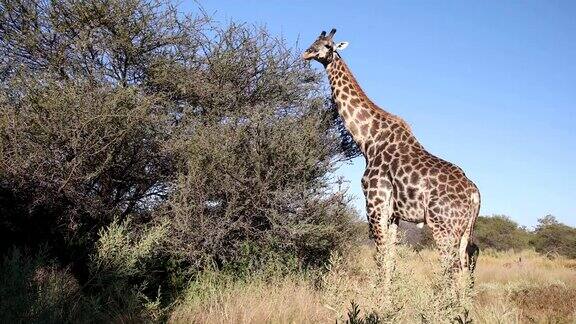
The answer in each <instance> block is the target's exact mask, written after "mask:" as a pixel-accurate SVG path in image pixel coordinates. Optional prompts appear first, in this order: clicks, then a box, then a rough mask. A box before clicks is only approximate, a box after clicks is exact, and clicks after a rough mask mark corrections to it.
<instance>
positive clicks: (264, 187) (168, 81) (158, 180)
mask: <svg viewBox="0 0 576 324" xmlns="http://www.w3.org/2000/svg"><path fill="white" fill-rule="evenodd" d="M0 88H1V92H0V125H1V128H0V141H1V142H0V154H1V156H0V215H1V216H0V217H1V218H2V219H1V221H2V226H1V228H0V231H1V233H0V235H2V237H5V238H8V240H4V241H3V242H4V243H3V245H2V247H1V248H2V251H5V250H6V249H8V248H9V247H10V245H27V246H29V247H32V248H33V247H34V246H40V245H48V246H49V247H50V249H51V251H52V252H51V253H52V254H53V256H54V257H56V258H57V259H58V261H59V262H61V263H63V264H71V265H72V269H73V271H74V274H75V275H76V276H77V277H78V278H79V279H80V281H81V282H84V281H87V282H90V276H91V274H90V267H89V266H88V264H89V262H90V258H89V257H88V256H89V255H90V254H91V253H92V252H93V251H94V250H95V249H97V245H96V242H97V241H98V239H99V235H98V233H99V232H101V231H100V229H102V228H106V227H107V226H108V225H110V224H111V223H112V222H113V221H114V220H116V221H120V222H121V221H122V220H123V219H126V218H130V219H131V220H132V221H131V222H130V223H129V224H132V226H133V230H134V232H135V233H138V232H140V231H141V230H142V228H145V227H149V226H153V225H154V224H157V223H160V222H162V224H165V223H166V220H168V223H169V224H170V225H169V227H170V231H168V234H167V235H165V237H164V239H165V242H163V246H164V250H163V251H164V255H165V257H166V258H175V259H177V260H178V261H183V262H184V263H185V264H186V265H193V266H194V269H198V268H200V267H201V266H202V265H203V264H205V261H209V262H212V263H215V264H217V265H219V266H225V265H226V264H232V263H234V262H237V261H238V260H242V258H243V257H244V256H245V255H246V249H250V251H259V252H258V253H252V254H253V255H259V256H261V257H259V258H260V259H259V260H265V259H266V258H267V257H266V255H268V256H270V255H275V256H279V255H280V254H282V253H285V254H288V255H285V254H282V256H280V259H282V260H294V259H295V260H296V261H297V262H298V263H299V264H302V265H316V264H321V263H322V262H323V261H324V260H325V259H326V257H327V256H328V255H329V252H330V251H332V250H334V249H342V248H344V247H345V246H346V245H347V244H348V242H349V241H353V238H354V233H356V231H355V223H354V222H355V216H354V214H353V213H352V212H351V210H350V209H349V207H348V205H347V201H346V198H345V195H344V194H342V193H341V192H334V190H332V189H331V188H332V187H331V179H330V171H331V170H332V169H333V168H334V167H335V163H336V162H337V161H339V160H341V159H344V158H347V157H350V156H354V155H355V154H356V153H355V152H357V151H355V148H354V147H353V146H351V145H350V139H349V138H347V137H346V136H344V134H343V133H342V132H340V131H339V121H338V119H336V115H335V114H334V112H333V110H332V106H331V102H330V101H329V100H327V99H326V98H327V97H326V92H325V91H324V90H323V83H322V81H321V78H320V77H319V74H318V73H317V72H316V71H314V70H312V69H310V68H309V67H308V66H307V65H305V64H304V63H303V62H302V61H301V60H300V59H299V58H298V56H297V51H296V50H294V49H292V48H289V47H288V46H287V45H286V43H285V41H283V40H282V39H277V38H274V37H272V36H270V35H269V34H268V32H267V31H266V30H265V29H261V28H255V27H252V26H247V25H243V24H231V25H229V26H225V27H222V26H220V25H218V24H215V23H213V22H212V21H211V20H210V19H209V18H208V17H206V16H204V15H199V16H184V15H181V14H179V13H178V12H177V11H176V9H175V8H174V7H173V6H171V4H170V3H165V2H159V1H143V0H114V1H97V0H94V1H75V0H65V1H25V0H18V1H0ZM126 224H128V223H126ZM158 262H160V263H161V261H158ZM287 262H288V261H287ZM155 266H156V267H161V266H162V264H157V265H155ZM148 281H150V280H148Z"/></svg>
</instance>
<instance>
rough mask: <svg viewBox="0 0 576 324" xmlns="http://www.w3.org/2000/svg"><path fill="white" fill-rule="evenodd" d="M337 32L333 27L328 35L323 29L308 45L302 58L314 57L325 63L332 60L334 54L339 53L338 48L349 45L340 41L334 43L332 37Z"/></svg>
mask: <svg viewBox="0 0 576 324" xmlns="http://www.w3.org/2000/svg"><path fill="white" fill-rule="evenodd" d="M335 33H336V29H334V28H333V29H332V30H331V31H330V34H328V36H326V32H325V31H323V32H322V33H321V34H320V36H318V38H317V39H316V41H314V43H312V45H310V47H308V49H307V50H306V51H304V53H303V54H302V58H303V59H305V60H311V59H314V60H316V61H318V62H320V63H322V64H324V65H326V64H328V63H330V62H332V60H333V59H334V56H335V55H337V52H336V51H337V50H342V49H345V48H346V46H348V43H346V42H340V43H338V44H335V43H334V40H332V37H333V36H334V34H335Z"/></svg>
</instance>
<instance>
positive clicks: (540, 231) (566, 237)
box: [530, 215, 576, 259]
mask: <svg viewBox="0 0 576 324" xmlns="http://www.w3.org/2000/svg"><path fill="white" fill-rule="evenodd" d="M530 243H531V244H532V246H534V249H536V251H537V252H540V253H545V254H551V253H552V254H554V253H557V254H561V255H565V256H567V257H569V258H572V259H576V228H573V227H570V226H568V225H565V224H562V223H560V222H558V221H557V220H556V218H555V217H554V216H551V215H548V216H546V217H544V218H542V219H539V220H538V226H537V227H536V229H535V230H534V235H533V237H532V239H531V241H530Z"/></svg>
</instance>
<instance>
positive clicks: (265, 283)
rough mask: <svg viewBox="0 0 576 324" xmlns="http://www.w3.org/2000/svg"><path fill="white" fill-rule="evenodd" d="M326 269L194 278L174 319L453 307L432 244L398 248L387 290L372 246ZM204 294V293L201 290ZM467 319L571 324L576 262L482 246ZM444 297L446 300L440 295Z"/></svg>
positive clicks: (340, 315) (402, 312)
mask: <svg viewBox="0 0 576 324" xmlns="http://www.w3.org/2000/svg"><path fill="white" fill-rule="evenodd" d="M329 268H330V269H329V270H330V271H328V272H327V273H325V274H323V275H318V276H316V275H314V274H309V275H302V274H300V275H293V276H286V277H282V278H280V277H268V276H255V277H251V278H249V279H246V280H243V281H232V280H229V278H226V277H225V276H220V275H217V274H215V273H213V274H208V273H207V274H205V275H204V276H201V277H199V278H198V279H197V280H196V281H194V282H192V283H191V285H190V287H189V289H188V291H187V293H186V295H185V297H184V298H183V300H182V301H181V302H180V303H179V305H178V306H177V307H176V308H175V310H174V311H173V313H172V314H171V316H170V322H172V323H189V322H197V323H198V322H200V323H264V322H272V323H305V322H308V323H333V322H334V321H335V319H336V320H337V321H338V322H342V323H343V322H345V321H349V320H350V317H351V316H353V315H352V314H350V312H351V311H352V310H353V307H352V304H351V303H352V302H354V303H355V304H356V305H357V309H359V310H360V314H359V315H358V316H356V317H355V318H356V319H358V318H360V319H361V320H362V319H364V318H365V317H366V315H368V314H370V313H372V314H374V312H375V314H378V317H379V319H380V321H383V322H405V323H413V322H422V323H428V322H431V323H437V322H444V321H445V320H446V318H444V317H443V316H445V315H447V314H449V313H450V312H452V311H457V310H456V309H449V308H450V307H452V306H454V305H451V304H450V301H449V300H446V299H445V298H443V297H445V296H441V295H440V290H439V286H440V285H441V283H440V281H441V280H442V279H441V277H440V276H439V274H438V273H439V272H438V262H437V257H436V254H435V252H434V251H433V250H423V251H420V252H416V251H414V250H412V249H410V248H408V247H402V248H400V250H399V263H398V265H397V271H398V274H397V275H396V277H395V284H394V286H395V287H393V288H392V292H391V293H389V295H390V294H391V295H393V296H395V300H394V301H392V302H391V303H390V300H389V298H390V296H386V293H385V292H384V291H383V289H382V287H381V286H379V280H380V279H381V278H380V276H379V274H380V273H381V272H380V270H379V269H378V266H377V265H376V262H375V258H374V249H373V248H372V247H369V246H363V247H361V248H359V249H358V250H357V253H352V254H350V256H349V257H347V258H342V257H333V258H332V260H331V266H330V267H329ZM200 291H201V292H202V293H201V294H199V292H200ZM472 296H473V297H472V299H473V302H472V304H471V307H470V312H469V316H468V319H472V320H473V321H474V322H475V323H534V322H535V323H574V321H576V261H575V260H570V259H566V258H563V257H544V256H542V255H540V254H537V253H535V252H533V251H529V250H525V251H522V252H512V251H510V252H496V251H494V250H487V251H483V252H482V253H481V255H480V257H479V261H478V267H477V269H476V272H475V288H474V290H473V293H472ZM443 299H444V300H443Z"/></svg>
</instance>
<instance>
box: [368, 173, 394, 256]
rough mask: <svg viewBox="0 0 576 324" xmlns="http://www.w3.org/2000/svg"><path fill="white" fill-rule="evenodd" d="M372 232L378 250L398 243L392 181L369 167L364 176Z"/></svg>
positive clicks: (369, 223)
mask: <svg viewBox="0 0 576 324" xmlns="http://www.w3.org/2000/svg"><path fill="white" fill-rule="evenodd" d="M362 189H363V191H364V196H365V197H366V212H367V218H368V225H369V228H370V234H371V236H372V239H374V243H375V244H376V249H377V250H378V251H384V250H386V247H387V245H389V244H390V243H394V244H395V243H396V232H397V222H393V221H392V214H393V204H392V183H391V181H390V180H389V179H388V178H387V177H386V176H383V177H382V176H380V174H379V173H377V172H374V170H371V169H367V170H366V172H364V177H363V178H362Z"/></svg>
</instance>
